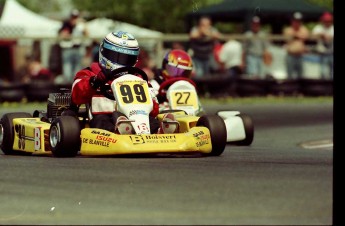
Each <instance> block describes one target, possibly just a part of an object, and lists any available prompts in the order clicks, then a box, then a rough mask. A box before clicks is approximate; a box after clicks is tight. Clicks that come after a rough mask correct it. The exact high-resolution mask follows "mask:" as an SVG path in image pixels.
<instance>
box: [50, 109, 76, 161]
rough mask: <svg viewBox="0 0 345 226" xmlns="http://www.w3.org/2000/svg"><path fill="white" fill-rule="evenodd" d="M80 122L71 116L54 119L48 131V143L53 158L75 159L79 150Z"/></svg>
mask: <svg viewBox="0 0 345 226" xmlns="http://www.w3.org/2000/svg"><path fill="white" fill-rule="evenodd" d="M80 131H81V128H80V122H79V119H78V118H76V117H73V116H61V117H58V118H56V119H55V120H54V121H53V122H52V124H51V126H50V130H49V142H50V146H51V148H52V153H53V155H54V156H55V157H75V156H76V155H77V154H78V151H79V149H80V143H81V142H80Z"/></svg>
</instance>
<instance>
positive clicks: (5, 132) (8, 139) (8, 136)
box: [0, 112, 32, 155]
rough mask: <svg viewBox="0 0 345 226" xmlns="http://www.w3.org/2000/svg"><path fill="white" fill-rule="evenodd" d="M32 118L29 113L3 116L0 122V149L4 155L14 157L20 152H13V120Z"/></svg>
mask: <svg viewBox="0 0 345 226" xmlns="http://www.w3.org/2000/svg"><path fill="white" fill-rule="evenodd" d="M15 118H32V116H31V114H30V113H27V112H16V113H7V114H5V115H4V116H3V117H2V118H1V121H0V148H1V150H2V152H3V153H4V154H5V155H16V154H19V153H20V152H18V151H15V150H13V142H14V127H13V119H15Z"/></svg>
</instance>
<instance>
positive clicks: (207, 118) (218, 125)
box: [196, 115, 227, 156]
mask: <svg viewBox="0 0 345 226" xmlns="http://www.w3.org/2000/svg"><path fill="white" fill-rule="evenodd" d="M196 125H197V126H204V127H206V128H208V129H209V130H210V136H211V142H212V151H211V152H210V153H209V154H208V155H210V156H219V155H221V154H222V153H223V151H224V149H225V145H226V136H227V134H226V127H225V123H224V120H223V119H222V118H221V117H220V116H218V115H203V116H201V117H200V118H199V120H198V122H197V124H196Z"/></svg>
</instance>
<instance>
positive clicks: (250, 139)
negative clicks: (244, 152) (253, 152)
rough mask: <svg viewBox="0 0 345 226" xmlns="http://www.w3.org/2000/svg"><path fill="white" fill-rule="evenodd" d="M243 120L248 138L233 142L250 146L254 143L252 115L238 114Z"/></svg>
mask: <svg viewBox="0 0 345 226" xmlns="http://www.w3.org/2000/svg"><path fill="white" fill-rule="evenodd" d="M237 116H238V117H240V118H241V119H242V121H243V126H244V131H245V134H246V138H245V139H244V140H240V141H234V142H232V144H235V145H239V146H249V145H251V144H252V143H253V140H254V123H253V120H252V119H251V117H249V116H248V115H246V114H243V113H241V114H239V115H237Z"/></svg>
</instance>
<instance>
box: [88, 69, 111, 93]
mask: <svg viewBox="0 0 345 226" xmlns="http://www.w3.org/2000/svg"><path fill="white" fill-rule="evenodd" d="M107 81H108V78H107V76H106V75H105V74H104V73H103V72H102V71H100V72H99V73H98V74H97V75H94V76H92V77H91V78H90V86H91V87H92V88H94V89H98V88H99V87H101V85H103V84H105V83H106V82H107Z"/></svg>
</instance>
